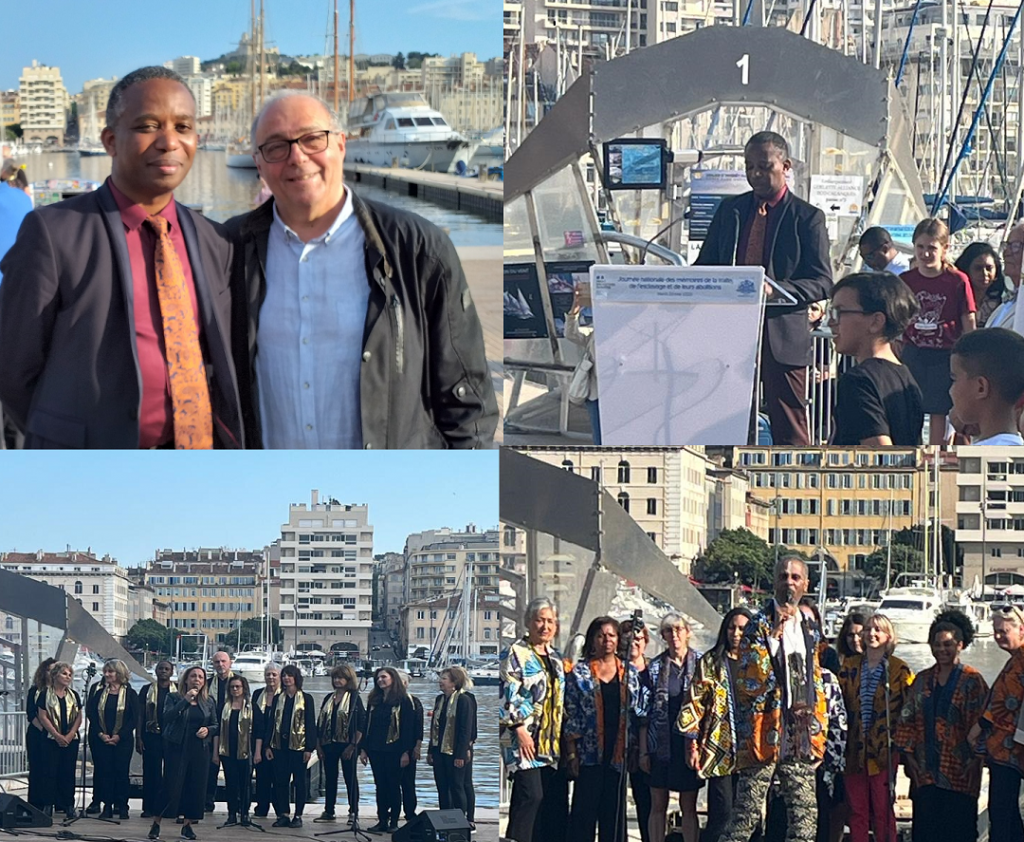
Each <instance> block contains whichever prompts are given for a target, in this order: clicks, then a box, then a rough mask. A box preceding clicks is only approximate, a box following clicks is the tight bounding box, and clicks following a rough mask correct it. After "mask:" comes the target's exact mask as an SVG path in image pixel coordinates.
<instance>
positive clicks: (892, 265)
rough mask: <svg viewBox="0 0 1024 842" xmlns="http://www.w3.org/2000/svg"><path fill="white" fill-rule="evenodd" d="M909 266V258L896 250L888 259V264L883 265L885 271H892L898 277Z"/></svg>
mask: <svg viewBox="0 0 1024 842" xmlns="http://www.w3.org/2000/svg"><path fill="white" fill-rule="evenodd" d="M909 268H910V258H909V257H907V256H906V255H905V254H902V253H901V252H896V256H895V257H894V258H893V259H892V260H890V261H889V265H888V266H886V267H885V271H886V272H892V273H893V274H894V275H895V276H896V277H897V278H898V277H899V276H900V275H902V274H903V273H904V272H906V271H907V270H908V269H909Z"/></svg>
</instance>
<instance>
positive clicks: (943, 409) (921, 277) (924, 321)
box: [900, 219, 977, 444]
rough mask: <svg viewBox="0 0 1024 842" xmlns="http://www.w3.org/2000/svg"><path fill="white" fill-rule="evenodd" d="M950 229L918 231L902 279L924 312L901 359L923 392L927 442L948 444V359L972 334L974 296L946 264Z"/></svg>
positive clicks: (930, 222)
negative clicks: (912, 258)
mask: <svg viewBox="0 0 1024 842" xmlns="http://www.w3.org/2000/svg"><path fill="white" fill-rule="evenodd" d="M948 248H949V229H948V228H947V227H946V225H945V223H944V222H942V221H941V220H939V219H925V220H922V221H921V222H919V223H918V225H917V227H916V228H915V229H914V255H915V258H916V263H915V266H914V268H913V269H910V270H908V271H906V272H904V273H903V274H902V275H900V277H901V278H902V279H903V281H904V283H906V284H907V286H909V287H910V289H911V290H912V291H913V293H914V295H915V296H917V301H918V304H919V305H920V312H919V313H918V316H917V318H916V319H915V320H914V321H912V322H911V323H910V325H909V326H908V327H907V329H906V331H905V332H904V334H903V338H904V345H903V350H902V358H903V363H904V365H906V366H907V368H909V369H910V373H911V374H913V375H914V379H915V380H916V381H917V384H918V385H919V386H920V387H921V394H922V396H923V398H924V411H925V412H927V413H928V414H929V416H930V418H929V442H930V443H931V444H945V443H947V442H946V415H947V413H948V412H949V410H950V409H952V407H953V401H952V399H951V398H950V397H949V387H950V386H951V385H952V381H951V379H950V374H949V357H950V352H951V350H952V348H953V344H954V343H955V342H956V340H957V339H959V338H960V336H961V335H962V334H964V333H969V332H970V331H972V330H974V327H975V319H974V313H975V310H976V309H977V308H976V307H975V304H974V293H973V292H972V291H971V283H970V281H969V280H968V278H967V276H966V275H965V274H964V273H963V272H961V271H960V270H959V269H957V268H956V267H955V266H953V264H952V263H950V262H949V261H948V260H947V259H946V252H947V249H948Z"/></svg>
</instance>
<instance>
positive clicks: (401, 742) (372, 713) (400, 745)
mask: <svg viewBox="0 0 1024 842" xmlns="http://www.w3.org/2000/svg"><path fill="white" fill-rule="evenodd" d="M400 704H401V708H400V710H399V713H398V740H396V741H395V742H393V743H391V744H390V745H387V744H386V743H385V740H386V738H387V729H388V725H389V724H390V722H391V708H393V707H394V705H393V704H387V703H386V702H378V703H377V704H376V705H374V706H372V707H370V706H368V707H367V709H366V728H365V729H364V731H363V739H362V741H361V742H360V743H359V749H360V751H366V752H370V751H389V752H390V751H397V752H407V751H409V752H411V751H412V749H413V746H415V745H416V742H417V740H421V739H423V706H422V705H420V708H419V723H417V722H416V719H417V716H416V709H415V708H414V707H413V703H412V698H411V697H409V696H407V697H406V698H404V699H402V701H401V702H400ZM371 732H372V736H373V740H372V741H371V739H370V737H371ZM417 733H418V734H419V736H417ZM371 743H372V744H371Z"/></svg>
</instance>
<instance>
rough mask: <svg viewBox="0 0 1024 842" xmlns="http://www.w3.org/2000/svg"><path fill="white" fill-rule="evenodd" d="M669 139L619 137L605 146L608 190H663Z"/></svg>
mask: <svg viewBox="0 0 1024 842" xmlns="http://www.w3.org/2000/svg"><path fill="white" fill-rule="evenodd" d="M667 150H668V142H667V141H665V140H655V139H652V138H638V137H620V138H617V139H615V140H609V141H608V142H607V143H606V144H605V145H604V182H605V187H607V188H608V189H609V190H664V189H665V184H666V182H667V180H668V179H667V176H668V173H667V170H668V157H669V156H668V152H667Z"/></svg>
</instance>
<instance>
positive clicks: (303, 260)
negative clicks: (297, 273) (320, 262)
mask: <svg viewBox="0 0 1024 842" xmlns="http://www.w3.org/2000/svg"><path fill="white" fill-rule="evenodd" d="M302 262H303V263H308V262H309V255H308V254H304V255H302Z"/></svg>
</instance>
